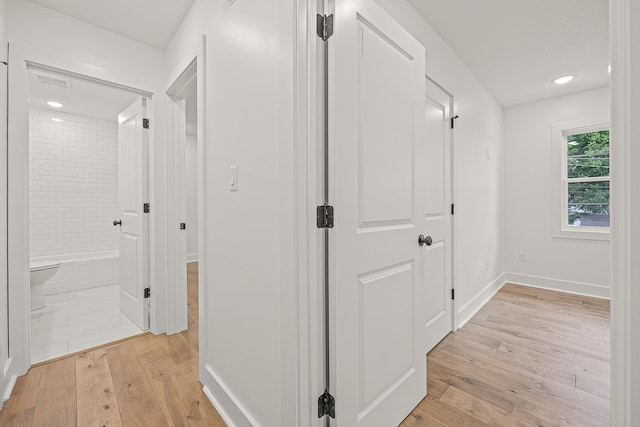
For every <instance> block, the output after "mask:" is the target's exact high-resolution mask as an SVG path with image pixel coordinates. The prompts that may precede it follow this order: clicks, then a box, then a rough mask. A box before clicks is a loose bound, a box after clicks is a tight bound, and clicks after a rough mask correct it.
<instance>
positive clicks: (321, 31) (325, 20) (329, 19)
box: [316, 14, 333, 42]
mask: <svg viewBox="0 0 640 427" xmlns="http://www.w3.org/2000/svg"><path fill="white" fill-rule="evenodd" d="M316 22H317V24H318V27H317V31H318V37H320V38H321V39H322V40H323V41H325V42H326V41H327V40H329V37H331V36H332V35H333V14H331V15H329V16H327V15H320V14H318V16H317V19H316Z"/></svg>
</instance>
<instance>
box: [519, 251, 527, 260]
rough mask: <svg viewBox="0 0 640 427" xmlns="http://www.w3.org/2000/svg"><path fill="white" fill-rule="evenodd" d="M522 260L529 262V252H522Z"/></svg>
mask: <svg viewBox="0 0 640 427" xmlns="http://www.w3.org/2000/svg"><path fill="white" fill-rule="evenodd" d="M519 259H520V262H527V261H528V260H529V258H528V254H527V252H520V257H519Z"/></svg>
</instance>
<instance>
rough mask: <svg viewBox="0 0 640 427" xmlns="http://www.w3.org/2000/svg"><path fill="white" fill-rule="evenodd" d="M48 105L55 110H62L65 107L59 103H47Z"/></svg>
mask: <svg viewBox="0 0 640 427" xmlns="http://www.w3.org/2000/svg"><path fill="white" fill-rule="evenodd" d="M47 104H49V106H51V107H53V108H60V107H64V104H61V103H59V102H57V101H47Z"/></svg>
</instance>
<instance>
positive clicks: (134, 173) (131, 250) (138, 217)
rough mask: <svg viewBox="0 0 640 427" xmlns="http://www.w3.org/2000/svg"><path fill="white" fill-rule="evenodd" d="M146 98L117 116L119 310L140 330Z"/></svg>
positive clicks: (145, 325)
mask: <svg viewBox="0 0 640 427" xmlns="http://www.w3.org/2000/svg"><path fill="white" fill-rule="evenodd" d="M147 102H148V101H147V99H146V98H141V99H140V100H138V101H136V102H135V103H134V104H133V105H131V106H130V107H128V108H127V109H126V110H124V111H123V112H122V113H120V114H119V115H118V147H119V150H118V153H119V162H120V164H119V168H120V171H119V189H120V218H119V220H120V221H121V225H120V227H121V231H120V311H121V312H122V313H123V314H124V315H126V316H127V317H128V318H129V319H131V320H132V321H133V322H134V323H135V324H136V325H138V327H140V329H143V330H146V329H149V299H148V298H145V292H144V289H145V288H146V287H148V286H149V248H148V238H149V215H148V214H147V213H145V212H144V204H145V203H147V202H148V200H149V199H148V188H149V185H148V184H149V182H148V176H149V175H148V166H149V163H148V162H149V161H148V159H149V156H148V152H149V134H148V132H149V131H148V129H145V128H144V126H143V119H144V118H146V117H147V116H146V110H147Z"/></svg>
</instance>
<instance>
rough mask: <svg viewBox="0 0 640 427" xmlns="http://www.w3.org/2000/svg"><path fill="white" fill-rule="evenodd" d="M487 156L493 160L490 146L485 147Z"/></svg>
mask: <svg viewBox="0 0 640 427" xmlns="http://www.w3.org/2000/svg"><path fill="white" fill-rule="evenodd" d="M484 153H485V157H486V158H487V160H491V149H490V148H485V152H484Z"/></svg>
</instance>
